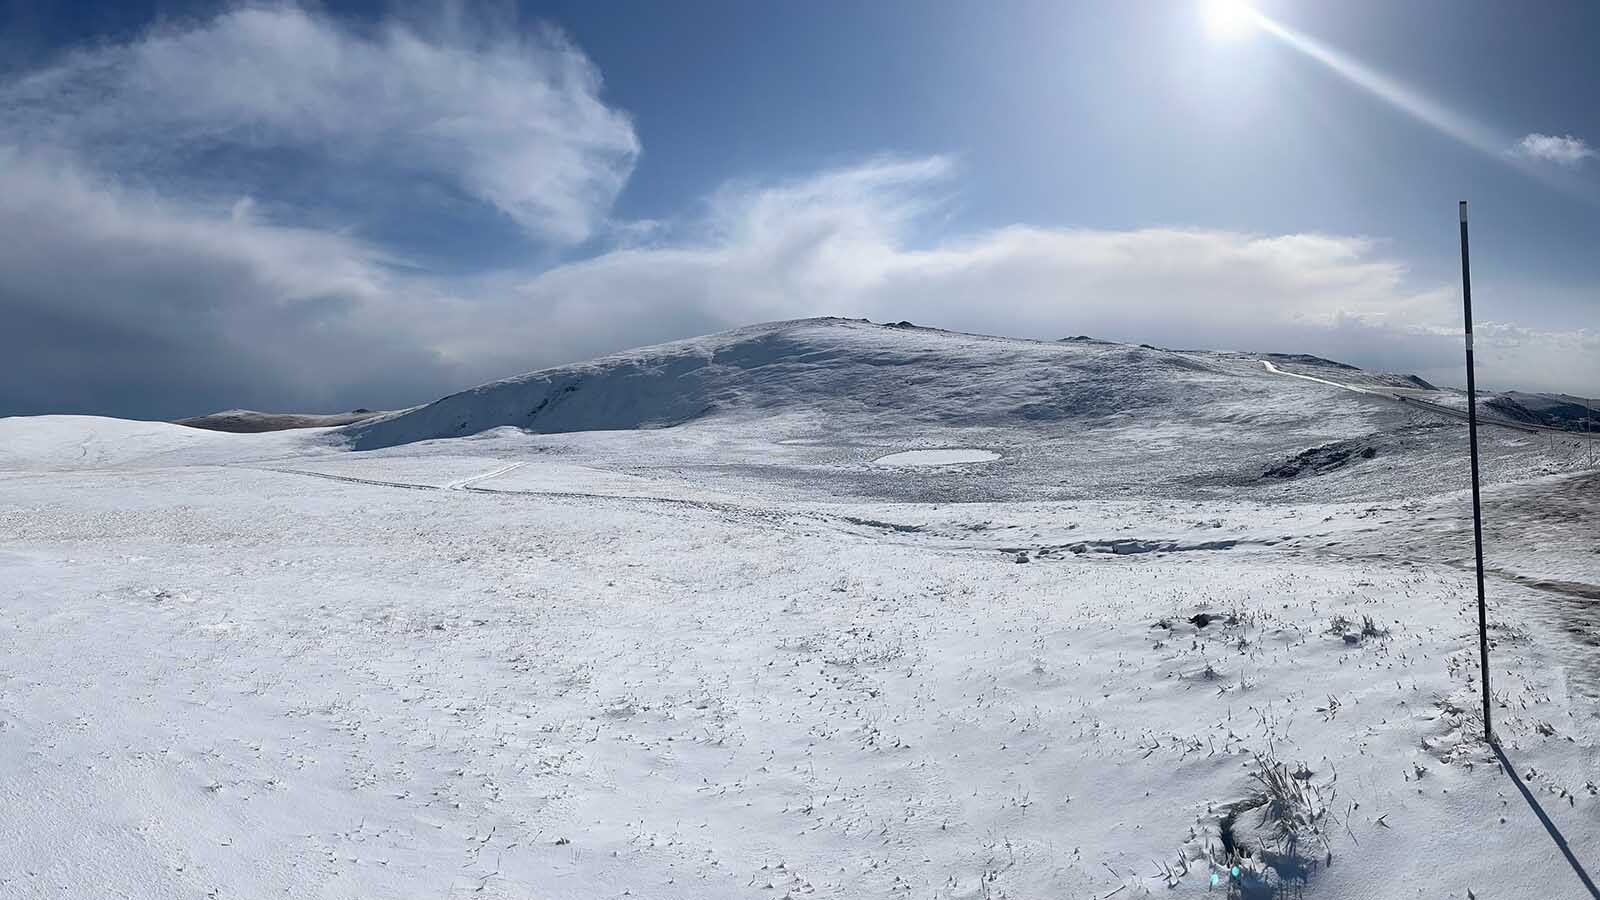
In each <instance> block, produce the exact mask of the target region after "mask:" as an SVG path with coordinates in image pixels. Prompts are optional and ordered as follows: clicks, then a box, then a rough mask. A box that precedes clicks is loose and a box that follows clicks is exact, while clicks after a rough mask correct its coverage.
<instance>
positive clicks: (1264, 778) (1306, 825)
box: [1180, 754, 1333, 898]
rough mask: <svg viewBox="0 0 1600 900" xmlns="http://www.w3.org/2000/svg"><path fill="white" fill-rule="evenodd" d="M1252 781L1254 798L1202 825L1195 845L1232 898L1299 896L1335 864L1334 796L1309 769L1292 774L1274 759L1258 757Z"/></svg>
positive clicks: (1225, 809)
mask: <svg viewBox="0 0 1600 900" xmlns="http://www.w3.org/2000/svg"><path fill="white" fill-rule="evenodd" d="M1250 777H1251V780H1252V781H1253V782H1254V784H1253V786H1252V788H1251V790H1250V792H1249V794H1248V795H1246V797H1245V798H1244V799H1242V800H1238V801H1235V802H1233V803H1230V804H1227V805H1225V806H1222V807H1219V808H1217V810H1216V812H1217V818H1214V819H1211V820H1210V821H1209V822H1206V821H1202V823H1201V825H1200V828H1199V829H1198V830H1197V831H1196V832H1194V833H1193V834H1192V841H1193V842H1194V843H1198V844H1199V846H1200V848H1201V857H1200V858H1203V859H1205V860H1206V861H1208V862H1209V863H1210V864H1211V869H1212V871H1213V872H1215V873H1216V877H1217V881H1215V882H1213V883H1214V884H1220V883H1225V884H1227V889H1228V896H1229V897H1236V898H1247V897H1248V898H1267V897H1284V896H1291V895H1296V894H1297V892H1298V891H1299V890H1300V889H1303V887H1304V886H1305V883H1306V882H1307V881H1308V880H1309V879H1310V877H1311V875H1312V874H1313V873H1314V872H1315V871H1316V869H1317V867H1318V866H1319V865H1320V864H1322V863H1323V862H1326V861H1330V860H1331V859H1332V856H1331V853H1330V851H1329V831H1328V829H1329V827H1330V825H1332V824H1333V816H1332V814H1331V813H1330V812H1329V805H1328V804H1329V801H1331V800H1332V797H1333V790H1332V788H1331V787H1330V786H1327V785H1318V784H1317V783H1316V782H1314V781H1312V773H1311V772H1310V771H1309V770H1308V769H1306V767H1305V766H1304V765H1301V766H1298V767H1296V768H1290V767H1289V766H1287V765H1285V764H1284V763H1283V762H1281V761H1279V760H1278V759H1276V758H1275V757H1273V756H1272V755H1271V754H1258V755H1257V756H1256V757H1255V771H1253V772H1251V773H1250ZM1183 858H1186V855H1185V854H1181V855H1180V859H1183Z"/></svg>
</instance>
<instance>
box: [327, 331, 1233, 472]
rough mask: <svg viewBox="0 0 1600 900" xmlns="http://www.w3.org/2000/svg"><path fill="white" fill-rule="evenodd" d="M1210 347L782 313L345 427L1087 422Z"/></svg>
mask: <svg viewBox="0 0 1600 900" xmlns="http://www.w3.org/2000/svg"><path fill="white" fill-rule="evenodd" d="M1212 356H1213V355H1212V354H1193V353H1191V354H1178V353H1173V352H1169V351H1158V350H1150V349H1146V348H1140V347H1131V346H1127V345H1121V344H1108V343H1078V342H1044V341H1024V340H1016V339H1008V338H991V337H983V336H979V335H968V334H958V333H954V332H948V331H940V330H937V329H927V328H898V327H892V326H879V325H873V324H870V323H867V322H864V321H858V320H849V319H802V320H797V321H791V322H775V323H769V324H766V325H758V326H752V327H749V328H741V329H737V330H735V331H729V332H723V333H720V334H714V335H708V336H706V337H701V338H695V339H692V340H687V341H679V342H675V343H670V344H661V345H657V346H654V347H646V348H642V349H639V350H633V351H629V352H627V353H622V354H616V355H613V356H607V357H601V358H599V359H596V360H594V361H592V362H589V363H585V364H582V365H578V366H568V367H562V368H556V369H546V370H543V371H539V372H534V373H532V374H529V375H523V376H520V377H517V378H510V379H506V380H504V381H497V382H493V383H491V384H486V385H482V386H480V387H476V388H473V389H471V390H468V391H463V392H461V393H459V394H454V395H451V396H449V397H446V398H444V399H442V400H439V401H437V402H435V403H431V404H428V405H427V406H423V407H419V408H416V409H411V410H405V411H402V412H399V413H396V414H393V415H390V416H386V417H383V418H381V419H378V420H375V421H371V422H366V423H362V424H359V425H356V426H354V427H352V428H350V429H348V431H349V433H350V434H351V436H352V440H353V444H354V446H355V447H356V448H358V449H369V448H374V447H386V446H393V445H396V444H402V443H410V442H413V441H419V440H429V439H434V438H444V437H456V436H459V435H463V434H473V433H476V432H480V431H483V430H486V429H489V428H494V427H498V426H504V425H511V426H516V427H518V428H523V429H527V430H529V431H533V432H543V433H549V432H570V431H596V430H609V429H627V428H644V427H660V426H667V425H674V424H679V423H682V422H687V421H691V420H695V419H698V418H702V417H708V416H718V415H730V416H750V415H756V414H760V415H771V414H776V413H782V412H785V411H794V410H805V411H807V412H810V413H822V414H827V415H833V416H845V417H848V418H851V419H870V420H872V421H874V422H875V423H876V424H878V425H879V426H880V427H881V426H884V425H887V426H890V427H893V426H895V425H905V424H914V423H915V424H929V423H934V424H946V425H977V424H991V423H1011V422H1029V421H1034V422H1051V421H1061V420H1064V419H1073V418H1091V417H1096V416H1106V415H1111V414H1113V413H1122V412H1128V411H1133V410H1138V409H1141V408H1145V407H1150V406H1156V405H1163V404H1166V403H1168V402H1169V401H1170V400H1171V399H1172V398H1173V392H1174V390H1177V389H1181V388H1185V387H1187V388H1189V389H1193V388H1195V387H1196V386H1198V385H1201V384H1204V383H1205V382H1206V381H1207V380H1209V379H1213V378H1215V377H1216V376H1218V375H1219V374H1220V373H1219V371H1218V370H1217V369H1215V368H1214V367H1213V360H1212V359H1211V357H1212Z"/></svg>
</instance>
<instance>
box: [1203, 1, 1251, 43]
mask: <svg viewBox="0 0 1600 900" xmlns="http://www.w3.org/2000/svg"><path fill="white" fill-rule="evenodd" d="M1256 15H1257V14H1256V11H1255V10H1254V9H1251V8H1250V4H1248V3H1246V2H1244V0H1206V5H1205V16H1206V31H1208V32H1210V33H1211V36H1212V37H1217V38H1232V37H1239V36H1240V35H1242V34H1244V33H1245V32H1247V31H1249V30H1250V29H1251V28H1252V27H1254V26H1255V24H1256Z"/></svg>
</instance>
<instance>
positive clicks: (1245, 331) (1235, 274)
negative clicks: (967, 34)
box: [440, 159, 1600, 390]
mask: <svg viewBox="0 0 1600 900" xmlns="http://www.w3.org/2000/svg"><path fill="white" fill-rule="evenodd" d="M949 171H950V166H949V164H948V163H947V162H946V161H944V160H940V159H932V160H918V161H887V162H878V163H873V164H869V165H865V166H861V167H856V168H850V169H845V170H840V171H835V172H828V173H823V174H821V175H819V176H817V177H814V178H810V179H802V180H799V181H795V182H792V183H787V184H780V185H775V186H765V187H763V186H757V185H744V186H740V187H730V188H726V189H724V190H722V191H720V192H718V193H717V194H716V195H715V196H714V197H713V199H712V200H711V202H710V203H709V204H708V211H707V212H706V214H705V216H704V218H703V219H702V220H700V221H697V222H692V223H682V224H680V226H679V227H678V228H677V229H676V230H677V232H678V233H680V234H683V235H687V237H684V238H682V239H680V240H679V241H678V242H677V243H674V244H666V245H656V246H653V247H646V248H631V249H625V250H619V251H616V252H612V253H607V254H602V255H599V256H596V257H594V258H592V259H588V260H585V261H582V262H577V263H573V264H570V265H566V266H561V267H558V268H555V269H552V270H550V271H547V272H544V273H542V274H539V275H537V276H533V277H521V276H514V275H509V274H502V275H498V276H493V277H490V278H487V279H483V280H480V281H478V282H476V283H475V284H474V285H473V286H472V287H471V288H470V289H469V290H470V292H472V293H475V294H477V295H480V296H495V297H500V298H504V299H501V300H499V301H497V302H493V303H490V304H487V305H479V306H462V307H459V310H460V316H461V318H459V319H458V320H457V321H454V322H452V323H450V324H449V325H448V326H445V327H442V328H441V329H440V331H441V334H443V335H445V337H443V338H442V343H441V344H440V350H441V352H442V353H444V354H445V356H446V358H449V359H451V360H457V361H465V360H472V361H475V362H489V363H490V364H491V365H492V367H493V368H494V369H495V370H496V371H497V372H499V373H502V374H503V373H509V372H511V371H516V370H520V369H527V368H530V367H531V366H532V364H535V363H548V362H555V361H558V360H567V359H577V358H582V357H584V356H588V355H591V354H594V353H600V352H605V351H608V350H612V349H617V348H620V347H626V346H633V345H638V344H644V343H650V342H654V341H659V340H664V339H667V338H672V337H682V336H688V335H692V334H697V333H701V332H705V331H711V330H716V329H720V328H727V327H734V326H738V325H743V324H747V323H750V322H755V321H762V320H769V319H783V318H792V317H800V316H811V315H825V314H833V315H846V316H867V317H870V318H872V319H874V320H879V321H883V320H889V321H893V320H899V319H909V320H912V321H915V322H918V323H921V324H929V325H937V326H941V327H947V328H955V329H960V330H969V331H978V332H987V333H996V334H1007V335H1017V336H1026V337H1043V338H1053V337H1061V336H1066V335H1069V334H1079V333H1087V334H1091V335H1096V336H1100V337H1107V338H1113V339H1118V340H1126V341H1134V342H1149V343H1155V344H1160V345H1165V346H1178V347H1211V348H1224V349H1225V348H1234V349H1243V350H1282V351H1293V352H1314V353H1320V354H1323V355H1327V356H1332V357H1335V358H1342V359H1346V360H1348V361H1350V362H1354V363H1359V364H1365V365H1371V366H1378V367H1384V368H1390V369H1397V370H1406V371H1421V372H1424V374H1425V377H1433V378H1438V379H1440V380H1442V381H1443V382H1445V383H1459V382H1460V381H1461V380H1462V377H1463V376H1462V375H1461V374H1459V367H1460V366H1461V363H1462V353H1461V339H1460V337H1459V329H1460V325H1459V319H1458V317H1459V315H1460V312H1459V305H1458V303H1459V301H1458V295H1457V293H1456V288H1455V287H1454V286H1453V285H1449V284H1445V285H1434V284H1424V285H1413V284H1411V283H1410V279H1409V277H1408V274H1407V270H1406V267H1405V266H1404V265H1402V264H1400V263H1398V262H1396V261H1394V260H1392V259H1386V258H1383V257H1382V256H1381V255H1380V254H1379V253H1378V248H1377V246H1376V245H1375V244H1374V243H1373V242H1372V241H1370V240H1367V239H1364V238H1359V237H1349V236H1337V235H1319V234H1293V235H1270V236H1269V235H1254V234H1244V233H1238V232H1230V231H1218V230H1206V229H1170V228H1159V229H1143V230H1136V231H1099V230H1088V229H1051V228H1035V227H1028V226H1013V227H1008V228H1001V229H995V230H990V231H984V232H981V233H978V234H974V235H970V236H968V237H966V238H963V239H959V240H953V241H947V242H941V243H937V244H934V245H933V246H931V247H918V246H915V245H914V243H913V241H912V240H911V235H912V234H914V233H915V232H916V231H917V230H918V227H919V225H921V224H923V223H924V222H925V221H926V219H927V217H928V215H929V213H930V212H934V211H937V210H938V209H940V206H941V202H942V199H943V198H944V196H945V195H946V192H947V191H946V183H945V182H946V176H947V175H948V174H949ZM529 311H537V315H533V316H530V315H528V312H529ZM1501 334H1502V332H1498V331H1496V330H1495V328H1493V327H1489V328H1480V340H1479V344H1480V348H1482V349H1483V351H1484V352H1482V353H1480V360H1479V365H1480V376H1481V377H1482V378H1483V379H1484V382H1485V383H1486V384H1490V385H1494V384H1498V385H1503V386H1516V385H1523V386H1530V387H1534V388H1539V389H1554V388H1556V387H1560V386H1562V385H1564V386H1565V387H1566V389H1568V390H1574V389H1578V388H1581V387H1583V386H1587V387H1589V388H1591V389H1592V388H1593V387H1595V386H1600V369H1597V368H1596V366H1595V364H1594V363H1593V362H1592V360H1593V359H1594V358H1595V357H1594V356H1593V355H1592V354H1590V353H1589V351H1588V350H1586V349H1585V347H1586V346H1587V345H1585V344H1584V343H1583V342H1582V341H1581V340H1577V339H1575V338H1574V335H1573V334H1572V333H1563V332H1549V333H1545V332H1526V333H1524V334H1523V335H1522V337H1520V338H1519V340H1523V341H1526V342H1527V348H1537V349H1521V350H1517V351H1515V352H1512V351H1511V349H1510V348H1509V347H1507V348H1501V347H1500V344H1501ZM1502 349H1504V350H1505V352H1501V350H1502ZM1585 354H1589V355H1585ZM1452 372H1455V373H1457V374H1456V375H1455V376H1453V377H1452V375H1451V373H1452Z"/></svg>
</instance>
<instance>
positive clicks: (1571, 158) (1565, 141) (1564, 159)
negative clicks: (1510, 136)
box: [1513, 132, 1595, 166]
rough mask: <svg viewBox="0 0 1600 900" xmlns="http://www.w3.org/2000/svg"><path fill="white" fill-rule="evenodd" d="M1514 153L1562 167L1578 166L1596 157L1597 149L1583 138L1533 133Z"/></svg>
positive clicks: (1521, 142) (1514, 149)
mask: <svg viewBox="0 0 1600 900" xmlns="http://www.w3.org/2000/svg"><path fill="white" fill-rule="evenodd" d="M1513 152H1514V153H1516V154H1517V155H1519V156H1524V157H1527V158H1529V159H1537V160H1542V161H1544V162H1552V163H1555V164H1557V165H1562V166H1576V165H1579V164H1580V163H1582V162H1583V161H1584V160H1586V159H1588V158H1589V157H1591V156H1594V155H1595V149H1594V148H1593V147H1591V146H1589V142H1588V141H1585V140H1584V139H1583V138H1579V137H1573V136H1572V135H1570V134H1569V135H1566V136H1565V137H1559V136H1557V135H1553V134H1540V133H1538V132H1533V133H1532V134H1529V135H1526V136H1524V137H1523V138H1522V140H1520V141H1518V142H1517V145H1516V147H1514V148H1513Z"/></svg>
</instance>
